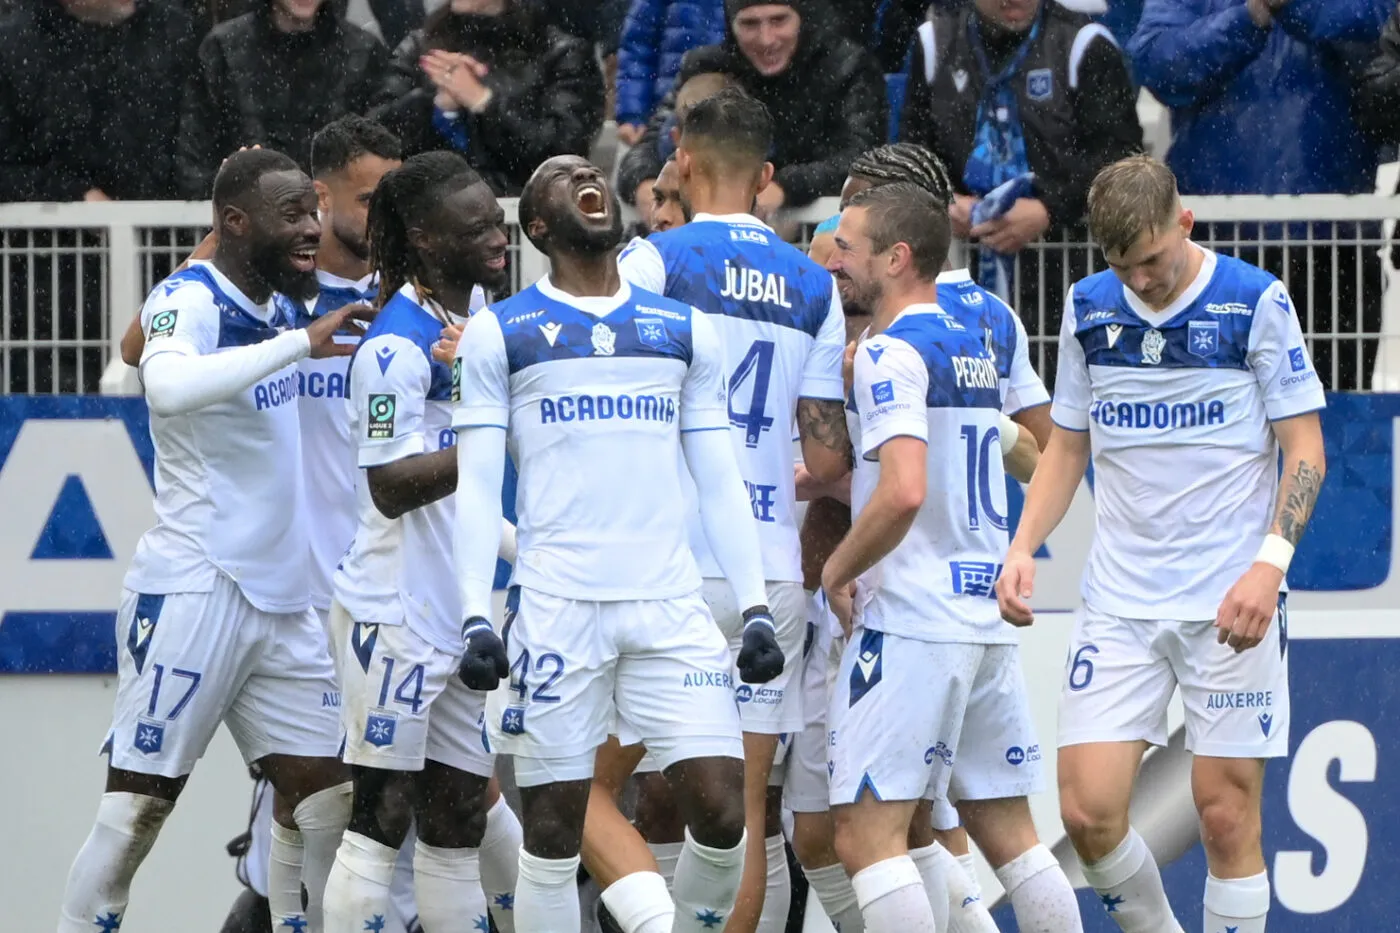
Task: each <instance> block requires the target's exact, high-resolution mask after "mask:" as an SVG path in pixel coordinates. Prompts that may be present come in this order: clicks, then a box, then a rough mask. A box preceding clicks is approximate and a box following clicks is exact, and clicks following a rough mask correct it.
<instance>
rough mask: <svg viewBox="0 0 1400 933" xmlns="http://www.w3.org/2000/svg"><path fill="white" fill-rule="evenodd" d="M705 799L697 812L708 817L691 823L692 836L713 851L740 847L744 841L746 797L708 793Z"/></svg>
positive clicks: (703, 796)
mask: <svg viewBox="0 0 1400 933" xmlns="http://www.w3.org/2000/svg"><path fill="white" fill-rule="evenodd" d="M701 797H702V798H703V799H702V800H701V801H700V806H699V807H698V808H697V810H698V813H701V814H704V816H703V817H701V818H699V819H697V820H695V821H693V822H691V823H690V835H691V836H693V837H694V838H695V841H696V842H698V843H700V844H701V845H703V846H709V847H710V848H712V849H732V848H734V847H735V846H737V845H738V844H739V843H740V841H742V840H743V838H744V798H743V795H742V794H740V795H736V796H729V795H727V794H722V793H711V792H706V793H703V794H702V795H701Z"/></svg>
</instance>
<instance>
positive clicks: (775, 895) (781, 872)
mask: <svg viewBox="0 0 1400 933" xmlns="http://www.w3.org/2000/svg"><path fill="white" fill-rule="evenodd" d="M763 851H764V854H765V855H766V856H767V861H768V884H767V887H766V888H765V889H764V892H763V910H762V911H760V912H759V915H758V927H757V928H756V930H755V933H783V931H784V930H786V929H787V921H788V910H789V909H790V908H791V907H792V876H791V873H790V872H789V871H788V860H787V846H786V845H785V844H784V841H783V834H782V833H779V834H778V835H776V836H769V837H768V838H767V839H765V840H763Z"/></svg>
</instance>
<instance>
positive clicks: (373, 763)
mask: <svg viewBox="0 0 1400 933" xmlns="http://www.w3.org/2000/svg"><path fill="white" fill-rule="evenodd" d="M331 619H332V622H331V630H332V631H335V632H342V631H343V632H348V633H349V634H348V635H347V636H344V637H345V640H344V642H342V644H341V649H340V670H341V678H342V680H341V688H342V698H343V699H342V719H343V721H344V723H345V760H346V762H348V763H349V764H352V765H361V766H363V767H367V768H380V769H382V770H385V771H421V770H423V763H424V762H425V761H427V760H429V759H431V760H433V761H436V762H438V763H439V764H444V765H447V766H448V767H450V768H456V769H457V770H459V771H466V772H468V773H470V774H476V775H480V776H482V777H490V776H491V773H492V771H493V770H494V765H495V757H494V756H493V755H492V754H491V753H490V752H489V751H487V749H486V745H485V740H484V733H483V729H482V726H483V725H484V720H483V718H482V716H483V713H484V712H485V709H486V694H484V693H481V692H480V691H476V690H468V689H467V687H466V685H465V684H463V683H462V681H461V679H460V678H459V677H458V676H457V668H458V666H459V664H460V660H461V659H460V658H459V657H458V656H456V655H452V654H448V653H447V652H446V651H443V650H442V649H440V648H438V647H436V646H434V645H431V644H429V643H428V642H427V641H425V640H424V639H423V638H421V637H420V636H419V635H418V634H417V633H415V632H414V631H413V630H412V629H411V628H409V627H408V626H407V625H364V624H360V623H356V622H352V621H350V614H349V613H348V612H346V611H345V609H344V608H343V607H342V606H341V605H340V604H339V603H335V604H334V605H332V606H331Z"/></svg>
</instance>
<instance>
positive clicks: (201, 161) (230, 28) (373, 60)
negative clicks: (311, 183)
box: [176, 0, 390, 200]
mask: <svg viewBox="0 0 1400 933" xmlns="http://www.w3.org/2000/svg"><path fill="white" fill-rule="evenodd" d="M389 77H390V74H389V52H388V50H387V49H385V48H384V45H383V44H382V43H381V42H380V41H379V40H378V39H376V38H375V37H374V36H372V35H370V34H369V33H367V32H365V31H364V30H363V29H360V28H359V27H358V26H353V25H351V24H350V23H346V22H343V21H342V20H340V19H338V18H337V17H336V16H335V13H334V10H333V8H332V6H331V5H330V4H329V3H327V2H326V0H265V2H264V4H263V5H262V6H261V8H259V9H258V10H256V11H255V12H252V13H248V14H245V15H243V16H240V17H238V18H236V19H231V20H229V21H228V22H225V23H220V24H219V25H218V26H215V27H214V29H213V31H211V32H210V33H209V35H208V36H206V37H205V39H204V41H203V43H201V44H200V47H199V65H198V67H197V68H196V69H195V70H194V73H193V75H192V76H191V78H190V82H189V84H188V86H187V87H186V88H185V99H184V106H183V108H182V111H181V115H180V143H179V151H178V154H177V156H176V159H177V162H178V168H179V179H180V190H181V192H182V193H183V194H184V196H185V197H187V198H190V199H192V200H199V199H203V198H207V197H209V194H210V189H211V186H212V185H213V181H214V173H215V172H217V171H218V169H219V164H220V163H221V162H222V161H223V159H224V158H225V157H227V156H228V154H229V153H230V152H233V151H234V150H236V149H238V148H239V147H240V146H252V145H260V146H263V147H264V148H267V149H276V150H277V151H279V152H285V153H286V154H287V155H290V156H291V157H292V158H293V159H296V161H297V162H298V163H299V164H300V165H301V166H302V167H303V168H304V169H308V170H309V168H310V160H311V137H312V136H314V135H316V131H317V130H319V129H320V128H321V127H323V126H325V125H326V124H327V123H330V122H331V121H332V120H335V119H337V118H339V117H343V116H345V115H346V114H351V113H364V112H365V111H367V110H369V108H370V107H372V106H374V105H375V104H376V103H378V102H379V101H380V100H383V99H385V98H386V97H387V95H388V93H389V91H388V86H389Z"/></svg>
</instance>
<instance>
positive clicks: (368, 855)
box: [326, 152, 520, 933]
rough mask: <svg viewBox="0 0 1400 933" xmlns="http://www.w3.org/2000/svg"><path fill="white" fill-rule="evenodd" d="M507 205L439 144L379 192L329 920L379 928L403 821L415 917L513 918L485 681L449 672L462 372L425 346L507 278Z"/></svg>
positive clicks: (452, 666) (438, 926)
mask: <svg viewBox="0 0 1400 933" xmlns="http://www.w3.org/2000/svg"><path fill="white" fill-rule="evenodd" d="M504 220H505V216H504V214H503V212H502V211H501V208H500V205H499V204H497V203H496V198H495V196H494V195H492V193H491V190H490V189H489V188H488V187H487V186H486V185H485V183H483V182H482V180H481V178H480V176H479V175H477V173H476V172H475V171H473V170H472V169H471V167H470V166H469V165H468V164H467V163H466V161H465V160H463V159H462V158H461V157H460V156H458V155H455V154H452V153H447V152H429V153H424V154H422V155H418V156H414V157H413V158H411V159H409V160H407V161H406V162H405V163H404V164H403V166H402V167H400V168H398V169H395V170H394V171H391V172H389V173H388V174H386V175H385V176H384V178H383V179H382V180H381V181H380V183H379V186H378V188H376V189H375V192H374V196H373V198H372V199H371V201H370V208H369V244H370V256H371V261H372V263H373V265H374V268H375V271H376V272H377V273H378V275H379V282H380V291H379V303H380V306H381V308H380V312H379V315H378V317H376V318H375V321H374V323H373V324H372V325H371V326H370V328H369V330H368V331H367V332H366V333H365V336H364V339H363V340H362V341H361V343H360V345H359V348H358V350H357V351H356V354H355V357H354V359H353V360H352V361H351V364H350V376H349V392H348V398H349V403H348V404H349V407H350V410H351V419H352V425H351V433H352V436H353V438H354V440H355V444H356V446H357V452H358V453H357V459H358V465H359V466H360V468H361V474H360V476H359V478H358V480H357V483H356V487H357V488H356V495H357V500H358V513H359V518H358V528H357V530H356V534H355V539H354V542H353V544H352V545H351V547H350V550H349V551H348V552H347V553H346V555H345V557H344V559H343V560H342V561H341V564H340V568H339V569H338V570H337V572H336V574H335V579H334V590H335V601H334V603H333V605H332V607H331V631H332V633H333V635H332V637H333V638H334V639H335V642H336V645H335V648H336V650H337V651H338V653H339V654H340V674H341V679H342V684H341V693H342V707H341V709H342V717H343V723H344V726H345V731H346V740H345V760H346V762H347V763H349V764H350V765H351V766H352V769H353V773H354V782H355V793H354V807H353V811H352V815H351V819H350V826H349V828H348V830H347V831H346V833H345V837H344V840H343V841H342V843H341V846H340V850H339V852H337V854H336V862H335V867H334V869H333V870H332V872H331V878H330V881H329V883H328V884H327V889H328V891H329V892H330V893H329V895H328V897H327V910H326V920H327V922H326V931H327V933H352V931H353V933H361V931H363V930H372V929H379V928H380V927H381V926H382V924H383V922H384V918H385V916H386V915H388V914H389V912H390V909H389V884H390V880H391V878H392V875H393V870H394V863H395V861H396V859H397V857H398V849H399V848H400V846H402V845H404V843H405V839H406V837H407V833H408V829H409V824H410V821H414V822H415V823H416V829H417V840H416V842H415V844H414V858H413V868H414V889H415V893H416V895H417V901H418V912H419V919H420V920H421V922H422V924H423V926H424V927H425V928H426V929H429V930H444V929H456V928H460V927H464V926H471V925H472V924H476V926H477V928H478V929H485V928H486V926H487V923H488V921H487V912H488V903H489V904H490V907H491V913H492V914H493V915H494V916H495V919H496V926H497V928H498V929H500V930H502V931H510V930H513V929H514V924H513V922H512V920H511V914H510V908H511V905H512V900H513V894H512V892H513V889H514V882H515V878H514V868H515V864H516V860H517V851H518V840H519V834H520V830H519V825H518V823H517V822H516V820H515V817H514V815H513V814H511V813H510V811H509V809H508V808H507V807H506V805H505V803H504V801H502V800H500V799H499V792H498V791H496V790H495V789H494V788H493V787H491V786H490V779H491V776H492V771H493V765H494V759H493V756H492V755H491V753H490V752H489V750H488V749H487V748H486V747H485V744H484V739H483V735H482V730H481V714H482V710H483V709H484V706H485V696H484V694H482V693H480V692H477V691H472V690H468V689H467V688H466V687H465V686H463V684H462V683H461V681H460V680H458V678H457V677H456V676H455V675H456V673H457V665H458V659H459V657H460V654H461V644H462V643H461V638H460V634H459V628H460V624H461V618H460V617H461V600H460V596H459V594H458V590H457V585H456V582H455V579H454V574H453V565H452V553H453V513H454V508H455V506H454V501H453V493H454V491H455V489H456V486H457V460H456V453H455V451H454V450H453V447H454V444H455V441H456V434H455V433H454V432H453V430H452V427H451V403H452V394H453V391H454V389H455V384H454V382H455V381H454V374H453V372H452V370H451V368H450V367H448V366H447V365H445V364H443V363H441V362H438V361H436V360H434V359H433V357H432V349H433V345H434V344H435V343H436V342H437V341H438V339H439V336H440V334H441V333H442V331H443V329H444V328H445V327H448V326H451V325H460V324H462V323H464V322H465V321H466V319H467V316H468V315H469V314H470V313H471V312H472V310H474V308H473V304H474V302H473V294H474V293H475V292H477V286H478V285H484V286H486V287H487V288H489V289H493V290H494V289H501V288H504V287H505V285H506V284H507V274H506V245H507V239H506V235H505V232H504V230H503V227H502V225H503V223H504ZM476 304H477V305H478V306H479V304H480V302H479V301H478V302H476ZM511 531H512V534H511V535H510V536H509V540H510V542H512V543H513V529H511ZM506 556H507V558H509V557H510V556H511V555H509V554H507V555H506ZM493 802H494V806H493V805H492V804H493ZM488 898H489V901H488Z"/></svg>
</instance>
